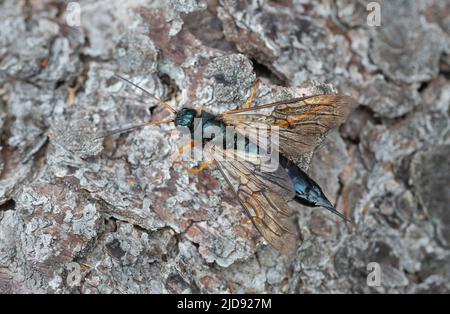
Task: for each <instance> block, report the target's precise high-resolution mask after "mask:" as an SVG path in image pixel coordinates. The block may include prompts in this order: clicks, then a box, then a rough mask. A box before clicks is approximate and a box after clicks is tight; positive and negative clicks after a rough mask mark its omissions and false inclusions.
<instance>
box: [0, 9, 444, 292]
mask: <svg viewBox="0 0 450 314" xmlns="http://www.w3.org/2000/svg"><path fill="white" fill-rule="evenodd" d="M367 2H368V1H364V0H360V1H347V0H339V1H336V2H332V1H306V0H287V1H259V0H258V1H257V0H252V1H243V0H239V1H238V0H233V1H189V0H184V1H181V0H172V1H145V0H133V1H119V0H114V1H80V2H79V4H80V9H81V19H80V22H81V24H80V25H79V26H76V25H73V24H70V25H69V24H68V23H67V18H68V17H70V14H73V12H72V11H70V12H66V4H65V3H64V2H58V1H14V0H4V1H1V2H0V128H1V138H0V291H1V292H15V293H18V292H52V293H54V292H56V293H67V292H73V293H78V292H82V293H137V292H142V293H157V292H162V293H173V292H178V293H181V292H187V293H195V292H228V293H235V292H236V293H238V292H240V293H244V292H276V293H298V292H302V293H303V292H327V293H328V292H341V293H342V292H412V293H413V292H430V291H431V292H450V281H449V278H450V266H449V265H450V214H449V210H450V207H449V204H450V188H449V187H450V185H449V182H450V164H449V158H448V156H449V154H450V126H449V114H450V108H449V104H450V80H449V73H450V26H449V25H450V23H449V19H450V6H449V2H448V1H446V0H433V1H407V0H404V1H399V0H396V1H379V3H380V6H381V10H382V11H381V26H379V27H370V26H368V25H367V23H366V19H367V14H368V11H366V3H367ZM75 20H76V19H75ZM115 72H117V73H121V74H123V75H126V76H127V77H129V78H131V79H132V80H133V81H134V82H136V83H138V84H140V85H141V86H142V87H144V88H146V89H148V90H150V91H152V92H153V93H155V94H156V95H159V96H161V97H162V98H164V99H166V100H168V101H170V102H171V103H172V104H173V105H174V106H175V107H176V108H180V107H182V106H191V107H203V108H204V109H206V110H210V111H212V112H215V113H217V112H221V111H224V110H226V109H231V108H236V107H237V106H239V105H241V104H242V103H243V102H245V100H246V99H247V97H248V96H249V94H250V89H251V86H252V84H253V82H254V80H255V78H256V77H261V78H262V85H261V88H260V91H259V97H258V100H257V102H258V103H264V102H267V101H269V100H272V99H275V100H277V99H284V98H289V97H292V96H294V95H299V94H301V93H302V91H304V89H301V88H300V89H299V88H297V87H298V86H303V88H305V87H307V88H312V89H314V88H315V90H317V88H319V90H323V89H324V88H325V89H330V88H332V87H331V86H329V85H323V84H322V83H324V84H325V83H330V84H332V85H333V86H334V88H336V89H337V90H339V91H340V92H342V93H345V94H349V95H353V96H354V97H356V98H357V99H358V100H359V102H360V103H361V106H360V107H359V108H358V109H357V110H356V111H355V112H354V113H353V114H352V116H351V117H350V119H349V120H348V122H347V123H346V124H345V125H343V126H342V127H341V128H340V129H339V130H334V131H333V132H332V133H330V135H329V137H328V138H327V140H326V141H325V142H324V144H323V146H322V148H321V149H320V150H318V151H317V152H316V153H315V155H314V156H313V158H312V160H311V166H310V167H309V168H310V174H311V176H312V177H313V178H315V179H316V180H317V181H318V182H319V184H321V186H322V187H323V189H324V191H325V192H326V194H327V195H328V196H329V197H330V199H331V200H332V201H333V202H336V204H337V207H338V208H340V209H342V210H343V211H344V212H345V213H346V214H347V215H348V216H350V217H352V218H354V220H355V221H356V225H355V226H350V225H346V224H344V223H342V222H341V221H339V220H338V219H337V218H336V217H334V216H332V215H331V214H329V213H327V212H325V211H324V210H322V209H311V208H305V207H302V206H300V205H296V204H292V208H293V210H294V213H295V219H296V222H297V226H298V228H299V230H300V233H301V236H302V239H303V243H302V245H301V246H299V248H298V250H297V253H296V255H295V256H294V257H293V258H292V259H288V258H286V257H285V256H281V255H279V254H278V253H277V252H275V251H273V250H272V249H271V248H270V247H267V246H266V245H265V244H264V243H263V241H262V239H261V237H260V236H259V235H258V233H257V232H256V231H255V229H254V228H253V226H251V225H249V224H243V223H242V220H243V219H244V218H245V215H244V213H243V211H242V210H241V208H240V207H239V205H238V204H237V203H236V200H235V199H234V197H233V195H232V193H231V192H230V191H229V189H228V188H227V186H226V184H225V182H224V181H223V179H222V178H221V177H220V174H219V173H217V171H215V170H214V169H208V170H206V171H205V172H203V173H201V174H199V175H190V174H188V173H187V172H185V171H184V170H183V169H182V167H181V166H180V165H179V164H174V163H172V160H171V156H172V154H173V153H174V152H175V151H176V150H177V143H179V139H180V135H178V134H177V133H176V132H173V131H174V129H173V127H172V126H161V127H146V128H143V129H140V130H138V131H135V132H133V133H129V134H124V135H120V136H118V135H116V136H112V137H108V138H106V139H104V140H103V139H93V138H94V135H95V134H97V133H98V132H100V131H103V130H110V129H115V128H117V127H125V126H128V125H131V124H133V123H137V122H142V121H146V120H148V119H151V120H159V119H163V118H167V117H168V116H169V112H167V110H164V108H162V107H161V106H157V105H158V103H157V102H155V101H154V100H152V99H149V98H148V97H145V95H142V93H140V92H139V91H136V90H134V89H133V88H131V87H130V86H125V85H124V84H123V83H122V82H118V81H117V80H115V79H113V78H112V75H113V73H115ZM308 81H316V82H320V84H319V83H314V84H311V83H310V82H308ZM281 86H284V87H281ZM310 157H311V156H305V157H304V158H303V160H299V163H300V164H301V165H302V167H304V168H305V169H306V168H308V165H309V162H310ZM369 262H378V263H379V264H380V265H381V270H382V281H381V286H379V287H369V286H368V285H367V283H366V277H367V273H368V272H367V269H366V265H367V264H368V263H369Z"/></svg>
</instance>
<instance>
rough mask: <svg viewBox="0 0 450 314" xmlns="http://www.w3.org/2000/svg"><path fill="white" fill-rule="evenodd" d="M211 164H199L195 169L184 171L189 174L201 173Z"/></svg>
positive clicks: (209, 162)
mask: <svg viewBox="0 0 450 314" xmlns="http://www.w3.org/2000/svg"><path fill="white" fill-rule="evenodd" d="M212 163H213V161H212V160H210V161H207V162H205V163H202V164H200V165H199V166H198V167H197V168H192V169H186V170H187V171H188V172H190V173H199V172H202V171H203V170H205V168H206V167H208V166H209V165H211V164H212Z"/></svg>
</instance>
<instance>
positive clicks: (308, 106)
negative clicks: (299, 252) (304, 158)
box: [101, 75, 357, 255]
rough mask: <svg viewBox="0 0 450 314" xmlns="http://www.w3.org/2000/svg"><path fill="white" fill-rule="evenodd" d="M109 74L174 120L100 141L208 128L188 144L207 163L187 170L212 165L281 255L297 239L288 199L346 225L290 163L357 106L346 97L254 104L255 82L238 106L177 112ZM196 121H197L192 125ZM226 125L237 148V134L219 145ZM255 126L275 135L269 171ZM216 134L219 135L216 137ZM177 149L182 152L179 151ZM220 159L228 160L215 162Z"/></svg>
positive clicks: (317, 188) (294, 246)
mask: <svg viewBox="0 0 450 314" xmlns="http://www.w3.org/2000/svg"><path fill="white" fill-rule="evenodd" d="M114 76H115V78H117V79H119V80H122V81H124V82H126V83H128V84H130V85H132V86H134V87H136V88H138V89H139V90H141V91H143V92H144V93H145V94H147V95H149V96H150V97H152V98H154V99H156V100H157V101H158V102H159V103H161V104H162V105H163V106H165V107H166V108H167V109H168V110H170V111H171V112H172V114H173V115H174V117H173V119H169V120H161V121H153V122H147V123H143V124H140V125H136V126H133V127H130V128H126V129H120V130H116V131H112V132H109V133H107V134H105V135H102V136H101V137H104V136H108V135H111V134H116V133H122V132H126V131H131V130H133V129H136V128H139V127H143V126H146V125H160V124H168V123H174V124H175V126H177V127H184V128H187V129H189V130H190V131H191V134H193V133H195V132H196V131H197V130H198V129H199V128H200V131H202V132H203V133H210V134H211V132H208V131H209V130H210V129H211V128H214V129H215V132H213V133H212V134H216V136H210V137H209V138H204V137H203V138H202V140H201V141H200V143H196V142H195V141H194V140H192V141H191V143H190V144H189V145H190V147H195V146H201V148H202V149H206V148H208V150H207V151H208V156H209V160H207V161H206V162H204V163H202V164H200V165H199V166H198V167H197V168H195V169H191V172H198V171H202V170H203V169H204V168H206V167H207V166H209V165H211V164H214V165H215V166H217V169H218V170H219V171H220V173H221V174H222V176H223V177H224V179H225V181H226V182H227V184H228V185H229V186H230V188H231V189H232V191H233V193H234V195H235V197H236V199H237V200H238V201H239V203H240V204H241V206H242V208H243V209H244V210H245V212H246V214H247V216H248V218H249V220H250V221H251V222H252V223H253V224H254V226H255V227H256V229H257V230H258V231H259V232H260V234H261V235H262V236H263V237H264V239H265V240H266V241H267V242H268V243H269V244H271V245H272V246H273V247H274V248H275V249H277V250H278V251H280V252H281V253H284V254H287V255H290V254H292V253H293V252H295V250H296V249H297V243H298V241H299V239H298V236H297V232H296V228H295V226H294V223H293V219H292V215H291V212H290V210H289V206H288V202H290V201H295V202H298V203H301V204H303V205H306V206H310V207H322V208H325V209H327V210H329V211H331V212H333V213H334V214H336V215H337V216H339V217H340V218H342V219H343V220H345V221H351V220H350V219H348V218H346V217H345V216H344V215H343V214H342V213H340V212H339V211H338V210H336V208H335V207H334V206H333V205H332V203H331V202H330V201H329V200H328V198H327V197H326V196H325V194H324V192H323V191H322V189H321V187H320V186H319V185H318V184H317V183H316V182H315V181H314V180H313V179H312V178H310V177H309V176H308V175H307V174H306V173H305V172H304V171H303V170H301V169H300V168H299V167H298V166H297V165H296V164H295V163H294V160H296V159H297V158H298V157H299V156H300V155H302V154H304V153H307V152H311V151H313V150H314V149H315V148H316V147H317V145H318V144H319V142H320V141H321V139H323V137H324V136H325V135H326V133H327V132H328V131H329V130H330V129H332V128H334V127H336V126H338V125H340V124H342V123H343V122H344V121H345V120H346V118H347V117H348V115H349V114H350V113H351V112H352V111H353V109H354V108H355V107H356V104H357V103H356V101H355V100H354V99H353V98H352V97H349V96H346V95H342V94H319V95H312V96H304V97H298V98H292V99H286V100H281V101H276V102H272V103H267V104H261V105H254V104H253V102H254V100H255V97H256V95H257V90H258V85H259V82H260V81H259V80H256V81H255V84H254V85H253V88H252V91H251V94H250V97H249V99H248V100H247V102H246V103H245V104H244V105H243V106H242V107H241V108H239V109H235V110H231V111H226V112H223V113H221V114H218V115H214V114H212V113H210V112H207V111H204V110H202V109H193V108H187V107H184V108H181V109H180V110H178V111H177V110H175V109H174V108H173V107H172V106H170V105H169V104H168V103H166V102H165V101H163V100H162V99H161V98H159V97H157V96H156V95H153V94H152V93H150V92H148V91H147V90H145V89H143V88H142V87H140V86H138V85H137V84H135V83H133V82H131V81H130V80H128V79H126V78H124V77H122V76H120V75H114ZM196 121H201V122H200V123H195V122H196ZM229 127H231V128H233V129H234V130H235V131H236V134H244V136H243V139H244V140H243V145H238V143H237V136H233V137H232V140H231V141H223V139H224V138H229V136H227V135H225V132H226V131H225V130H226V129H227V128H229ZM261 127H265V128H266V129H267V130H269V132H267V134H271V130H273V129H276V130H277V132H278V145H277V148H276V149H277V153H278V160H277V165H276V167H275V169H273V170H271V171H263V170H262V169H261V167H260V165H261V161H262V159H263V158H264V157H263V156H267V155H266V154H262V152H263V151H264V150H266V149H267V145H265V146H264V147H263V145H261V144H259V143H260V142H261V141H259V140H258V135H259V134H260V133H259V132H258V129H259V128H261ZM217 130H218V131H217ZM221 133H222V134H221ZM217 134H219V135H223V136H220V137H219V136H217ZM265 140H267V141H266V143H267V142H269V144H270V137H269V136H266V138H265ZM251 144H253V145H251ZM238 146H239V147H240V149H238ZM252 147H253V148H252ZM182 150H183V148H182V149H181V150H180V152H181V151H182ZM243 153H246V158H240V155H243ZM224 155H231V156H233V157H234V158H221V157H223V156H224ZM249 156H250V157H249Z"/></svg>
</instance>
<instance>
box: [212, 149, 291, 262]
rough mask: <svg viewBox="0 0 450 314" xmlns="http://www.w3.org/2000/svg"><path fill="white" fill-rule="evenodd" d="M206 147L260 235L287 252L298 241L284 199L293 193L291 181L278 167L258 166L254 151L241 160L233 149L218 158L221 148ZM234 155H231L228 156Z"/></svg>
mask: <svg viewBox="0 0 450 314" xmlns="http://www.w3.org/2000/svg"><path fill="white" fill-rule="evenodd" d="M214 148H215V149H214V150H213V151H210V155H211V157H212V158H213V159H214V160H215V161H216V163H217V165H218V168H219V170H220V172H221V173H222V175H223V176H224V178H225V180H226V181H227V183H228V184H229V185H230V187H231V188H232V189H233V192H234V193H235V195H236V198H237V199H238V200H239V202H240V203H241V205H242V207H243V208H244V209H245V211H246V213H247V215H248V217H249V218H250V220H251V221H252V222H253V224H254V225H255V227H256V229H257V230H258V231H259V232H260V233H261V235H262V236H263V237H264V239H265V240H266V241H267V242H268V243H270V244H271V245H272V246H273V247H274V248H275V249H277V250H278V251H280V252H282V253H284V254H287V255H290V254H292V253H294V252H295V250H296V248H297V243H298V236H297V232H296V228H295V226H294V223H293V221H292V216H291V214H290V210H289V206H288V203H287V202H288V201H289V200H291V199H293V197H294V194H295V192H294V188H293V185H292V182H291V180H290V178H289V176H288V174H287V172H286V171H285V169H284V168H282V167H277V169H275V170H274V171H271V172H264V171H261V170H260V167H259V164H261V160H260V159H261V157H260V156H261V155H256V154H254V155H253V156H250V157H248V156H247V158H245V160H243V159H242V158H241V157H240V156H238V155H239V152H237V151H236V150H234V151H232V150H230V149H228V150H226V152H225V153H226V154H227V158H225V159H224V158H222V156H223V155H222V153H223V152H221V148H220V147H218V146H215V147H214ZM230 154H233V155H234V158H232V156H230Z"/></svg>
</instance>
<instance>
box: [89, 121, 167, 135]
mask: <svg viewBox="0 0 450 314" xmlns="http://www.w3.org/2000/svg"><path fill="white" fill-rule="evenodd" d="M173 122H175V121H174V120H161V121H150V122H145V123H141V124H136V125H133V126H130V127H128V128H123V129H117V130H113V131H108V132H106V133H104V134H101V135H98V136H96V137H94V140H98V139H100V138H104V137H107V136H110V135H114V134H117V133H125V132H131V131H133V130H135V129H139V128H142V127H144V126H147V125H161V124H169V123H173Z"/></svg>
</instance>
